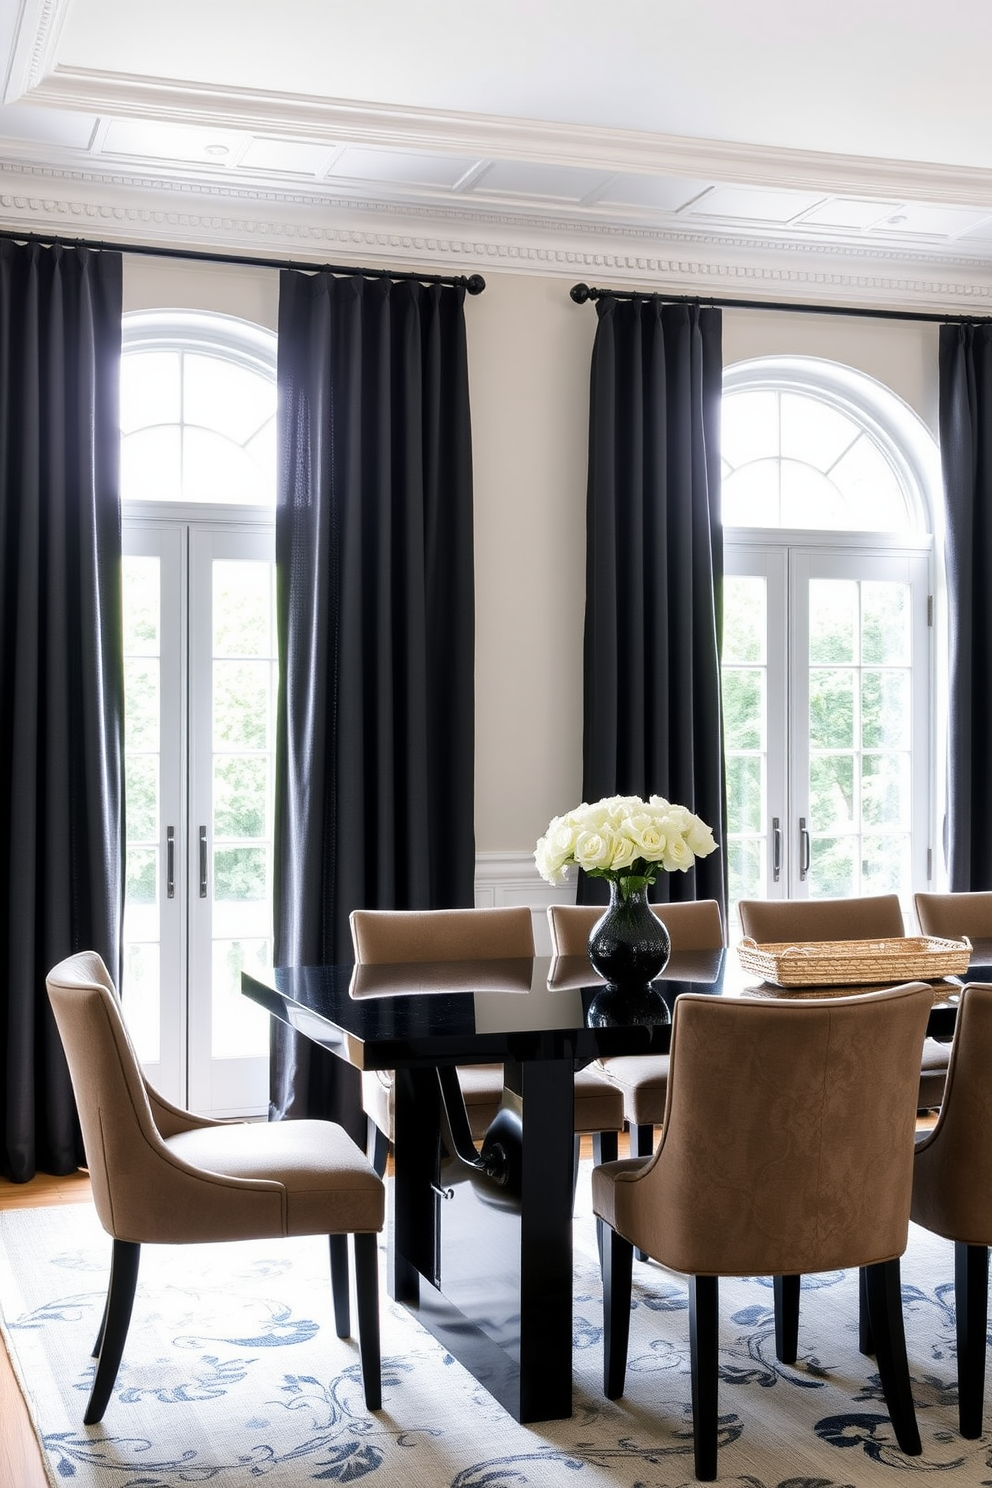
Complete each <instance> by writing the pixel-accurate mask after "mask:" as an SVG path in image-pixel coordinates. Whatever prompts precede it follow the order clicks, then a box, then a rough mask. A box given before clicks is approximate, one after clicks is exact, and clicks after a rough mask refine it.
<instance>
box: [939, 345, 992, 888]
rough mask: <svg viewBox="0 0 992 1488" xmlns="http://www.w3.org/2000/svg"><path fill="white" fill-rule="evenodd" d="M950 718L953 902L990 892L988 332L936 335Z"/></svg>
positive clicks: (991, 451)
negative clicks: (969, 894)
mask: <svg viewBox="0 0 992 1488" xmlns="http://www.w3.org/2000/svg"><path fill="white" fill-rule="evenodd" d="M940 454H941V461H942V464H943V470H944V495H945V502H946V522H947V528H946V540H947V546H946V557H947V608H948V620H949V630H950V637H949V639H950V676H949V687H950V716H949V721H948V749H947V774H948V779H947V818H946V823H945V850H946V853H947V864H948V874H949V879H950V886H951V889H952V891H954V892H966V891H969V890H979V889H982V890H984V889H992V771H990V770H989V755H990V750H992V324H990V323H989V322H988V321H981V322H976V323H974V324H972V325H944V326H941V328H940Z"/></svg>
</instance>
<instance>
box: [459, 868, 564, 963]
mask: <svg viewBox="0 0 992 1488" xmlns="http://www.w3.org/2000/svg"><path fill="white" fill-rule="evenodd" d="M475 903H476V908H477V909H492V908H495V907H497V906H501V905H515V904H526V905H527V907H528V908H529V909H530V911H531V914H532V916H533V919H534V946H535V949H536V951H537V954H538V955H539V956H550V955H551V935H550V932H549V930H548V917H547V913H546V910H547V907H548V905H549V904H574V903H575V880H574V879H572V880H570V881H569V882H567V883H564V884H561V885H560V886H559V887H558V888H555V887H554V886H553V885H552V884H549V883H546V882H545V880H544V879H543V878H542V877H541V875H540V874H539V873H538V871H537V868H536V866H535V863H534V854H533V851H531V852H493V853H478V854H477V856H476V859H475Z"/></svg>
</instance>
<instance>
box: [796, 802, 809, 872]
mask: <svg viewBox="0 0 992 1488" xmlns="http://www.w3.org/2000/svg"><path fill="white" fill-rule="evenodd" d="M809 863H810V856H809V831H808V829H807V826H806V818H805V817H804V816H801V817H800V818H799V881H800V883H802V882H803V881H804V880H805V878H806V875H807V873H808V872H809Z"/></svg>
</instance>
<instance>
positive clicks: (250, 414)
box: [183, 352, 276, 445]
mask: <svg viewBox="0 0 992 1488" xmlns="http://www.w3.org/2000/svg"><path fill="white" fill-rule="evenodd" d="M275 401H276V390H275V386H274V385H273V384H272V383H271V382H269V381H268V379H267V378H265V377H262V376H260V375H259V373H257V372H253V371H252V370H251V369H250V368H248V367H239V366H238V365H237V364H236V363H235V362H230V361H228V360H226V358H224V357H219V356H202V355H200V354H198V353H196V352H187V353H186V354H185V356H184V358H183V417H184V420H185V422H186V423H187V424H200V425H202V426H203V428H205V429H215V430H216V431H217V433H218V434H222V435H224V436H225V438H227V439H230V440H231V441H232V442H233V443H235V444H239V445H243V444H247V442H248V440H249V439H251V437H252V435H253V434H257V433H258V431H259V429H260V428H261V427H262V425H263V424H264V423H265V422H266V421H267V420H268V419H269V418H271V416H272V414H273V411H274V409H275Z"/></svg>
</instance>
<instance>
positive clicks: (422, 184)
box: [0, 0, 992, 306]
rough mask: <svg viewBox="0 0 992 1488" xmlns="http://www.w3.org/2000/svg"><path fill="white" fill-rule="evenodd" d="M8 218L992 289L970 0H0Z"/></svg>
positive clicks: (988, 129) (988, 28)
mask: <svg viewBox="0 0 992 1488" xmlns="http://www.w3.org/2000/svg"><path fill="white" fill-rule="evenodd" d="M0 48H2V54H4V55H6V56H7V66H6V68H5V76H4V90H3V94H2V102H0V226H7V227H14V228H16V229H22V228H23V229H24V230H35V231H52V230H57V231H61V232H64V233H65V234H66V235H67V236H69V235H77V236H85V237H90V238H104V239H111V238H113V239H116V240H123V241H134V240H136V239H139V238H144V239H151V240H157V239H164V240H166V241H170V242H174V243H179V242H184V243H186V244H188V245H192V246H197V245H202V246H215V245H217V244H220V243H224V244H225V245H226V246H229V247H232V248H238V247H243V248H245V249H247V250H248V251H250V252H253V253H255V254H263V253H269V254H271V253H274V252H279V253H284V252H286V251H287V250H289V249H292V250H293V251H294V252H296V253H297V254H299V253H301V252H302V253H303V255H304V256H307V257H313V258H315V259H321V260H323V259H327V258H329V257H335V256H337V257H338V258H339V259H340V257H341V254H342V251H343V250H345V249H347V248H348V247H349V246H350V245H353V251H352V252H351V253H350V254H349V255H347V256H346V257H345V258H344V260H343V261H348V262H355V261H361V262H365V261H368V260H370V259H380V260H382V259H386V260H389V259H392V260H395V259H396V258H397V256H400V257H406V258H410V259H411V260H412V261H418V262H421V263H425V262H429V261H434V262H436V263H437V264H439V265H441V266H442V267H446V266H447V265H448V263H449V262H450V261H451V260H452V259H454V260H455V261H458V262H460V263H463V267H464V268H465V269H466V270H468V269H483V270H485V268H486V267H487V266H497V265H500V266H506V267H508V268H514V267H517V268H527V269H531V268H534V267H535V266H543V267H544V268H546V269H547V270H548V271H551V272H560V273H568V272H572V273H573V274H575V276H576V277H585V278H590V277H595V276H596V275H597V273H598V274H599V276H600V277H602V278H603V279H612V280H616V279H617V278H618V277H621V278H639V279H640V280H642V281H645V282H648V283H651V282H654V281H655V280H657V279H659V278H660V279H663V280H668V281H672V282H675V281H679V282H682V281H685V282H686V283H689V284H692V283H695V284H696V285H697V287H698V288H699V290H700V292H702V291H703V290H706V291H711V290H712V289H714V288H717V289H720V288H722V289H724V291H725V292H726V291H730V290H733V291H735V292H736V291H739V290H740V289H741V288H742V287H749V288H750V290H751V291H752V292H754V291H757V292H758V293H759V294H760V295H761V296H762V297H765V298H768V297H774V296H775V295H776V294H779V295H788V297H790V298H794V297H795V296H796V295H797V293H798V294H803V293H805V294H806V295H807V297H809V296H810V295H813V294H817V293H818V294H820V296H821V297H822V295H823V292H824V289H825V288H826V289H829V288H830V287H831V286H833V287H834V288H835V289H836V291H837V292H838V293H839V294H840V296H841V297H842V298H844V297H850V298H853V299H858V298H862V299H872V298H873V299H875V300H878V301H891V302H893V303H902V302H905V301H907V300H919V301H927V300H933V301H934V303H937V304H940V305H942V306H946V305H947V304H948V303H949V302H954V303H957V302H961V303H973V302H979V303H980V302H981V301H983V300H984V299H985V298H986V297H989V298H990V301H992V89H990V88H989V87H988V84H987V81H986V76H987V59H988V58H989V57H990V56H992V6H987V5H984V4H981V3H976V0H944V4H943V5H942V6H941V7H940V8H939V10H937V9H935V8H934V7H933V5H932V3H931V0H926V3H924V0H832V3H831V4H830V5H829V6H815V7H814V6H811V5H806V4H803V3H799V0H751V3H750V4H743V3H741V0H612V3H610V4H605V3H603V0H501V3H499V4H494V3H492V0H490V3H489V4H485V5H484V4H482V3H480V0H374V3H369V0H366V3H356V0H347V3H344V0H278V3H276V0H0Z"/></svg>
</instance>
